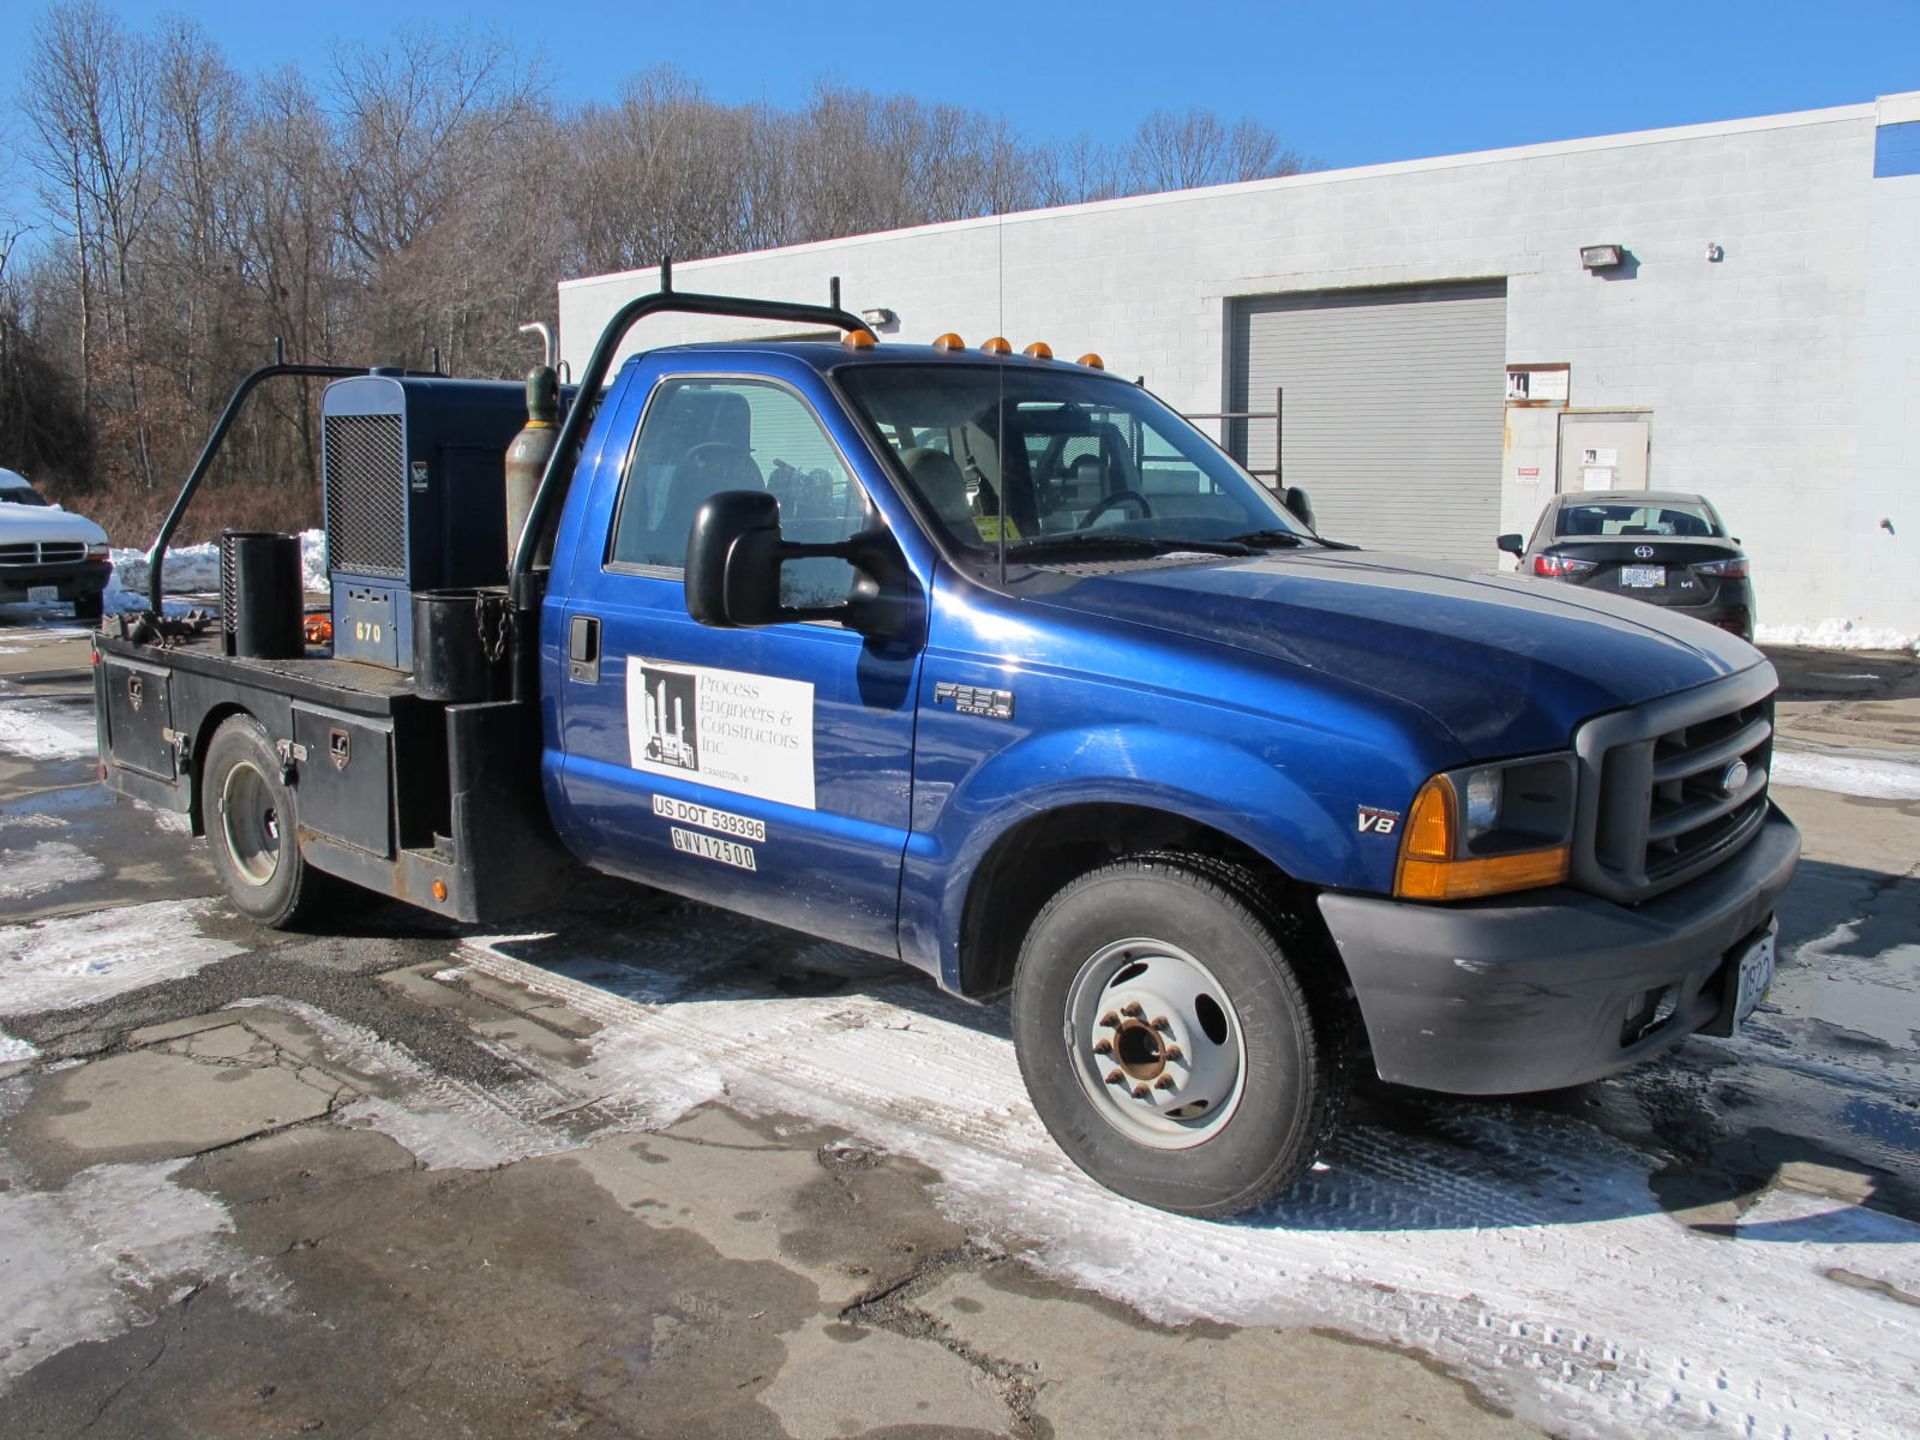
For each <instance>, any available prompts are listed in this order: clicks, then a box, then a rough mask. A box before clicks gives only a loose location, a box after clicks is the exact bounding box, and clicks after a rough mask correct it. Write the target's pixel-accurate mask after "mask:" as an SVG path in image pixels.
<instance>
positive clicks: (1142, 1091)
mask: <svg viewBox="0 0 1920 1440" xmlns="http://www.w3.org/2000/svg"><path fill="white" fill-rule="evenodd" d="M1152 1093H1153V1092H1152V1091H1150V1090H1148V1089H1147V1087H1146V1086H1144V1085H1136V1086H1134V1087H1133V1098H1134V1099H1136V1100H1145V1099H1146V1098H1147V1097H1148V1096H1149V1095H1151V1094H1152Z"/></svg>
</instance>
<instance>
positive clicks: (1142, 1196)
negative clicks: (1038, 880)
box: [1013, 858, 1344, 1218]
mask: <svg viewBox="0 0 1920 1440" xmlns="http://www.w3.org/2000/svg"><path fill="white" fill-rule="evenodd" d="M1237 877H1238V872H1227V871H1224V870H1221V871H1216V868H1215V867H1212V866H1210V865H1207V864H1206V863H1205V862H1195V864H1194V865H1193V866H1191V867H1189V866H1187V865H1183V864H1182V863H1181V862H1180V861H1179V860H1178V859H1163V858H1153V859H1135V860H1126V861H1121V862H1118V863H1116V864H1113V865H1109V866H1106V867H1105V868H1103V869H1100V870H1096V871H1093V872H1092V873H1091V874H1088V875H1084V876H1082V877H1080V878H1079V879H1078V880H1075V881H1074V882H1073V883H1071V884H1070V885H1068V886H1067V887H1066V888H1065V889H1063V890H1062V891H1061V892H1060V893H1059V894H1058V895H1056V896H1055V897H1054V898H1053V899H1052V900H1051V901H1049V902H1048V904H1047V905H1046V907H1045V908H1044V909H1043V910H1042V911H1041V912H1040V915H1039V917H1038V918H1037V919H1036V920H1035V921H1034V923H1033V927H1032V929H1031V930H1029V931H1028V934H1027V939H1026V943H1025V944H1024V946H1023V947H1022V949H1021V954H1020V961H1019V968H1018V969H1017V971H1016V972H1015V976H1014V992H1013V1030H1014V1041H1015V1044H1016V1047H1017V1049H1018V1052H1019V1058H1020V1071H1021V1075H1022V1076H1023V1077H1024V1078H1025V1080H1026V1084H1027V1092H1028V1094H1029V1095H1031V1096H1032V1097H1033V1103H1034V1107H1035V1109H1037V1110H1038V1111H1039V1113H1040V1118H1041V1120H1042V1121H1043V1122H1044V1123H1045V1124H1046V1127H1047V1129H1048V1131H1049V1132H1050V1133H1051V1134H1052V1135H1053V1137H1054V1139H1055V1140H1056V1141H1057V1142H1058V1143H1059V1145H1060V1147H1061V1148H1062V1149H1063V1150H1065V1151H1066V1152H1067V1154H1068V1156H1070V1157H1071V1158H1072V1159H1073V1161H1074V1162H1075V1163H1076V1164H1077V1165H1079V1166H1080V1167H1081V1168H1082V1169H1083V1170H1085V1171H1086V1172H1087V1173H1088V1174H1089V1175H1091V1176H1092V1177H1093V1178H1094V1179H1095V1180H1097V1181H1099V1182H1100V1183H1101V1184H1102V1185H1105V1186H1106V1187H1107V1188H1108V1189H1110V1190H1114V1191H1117V1192H1118V1193H1120V1194H1122V1195H1125V1196H1128V1197H1129V1198H1131V1199H1134V1200H1139V1201H1141V1202H1143V1203H1145V1204H1148V1205H1153V1206H1156V1207H1158V1208H1160V1209H1163V1210H1171V1211H1175V1212H1177V1213H1179V1214H1183V1215H1198V1216H1205V1217H1209V1218H1217V1217H1220V1216H1226V1215H1232V1214H1236V1213H1238V1212H1239V1211H1242V1210H1246V1209H1250V1208H1252V1207H1253V1206H1256V1205H1259V1204H1261V1203H1263V1202H1264V1201H1266V1200H1269V1199H1271V1198H1272V1197H1273V1196H1274V1195H1276V1194H1278V1193H1279V1192H1280V1191H1282V1190H1284V1189H1285V1188H1287V1187H1288V1186H1289V1185H1291V1184H1292V1183H1293V1182H1294V1181H1295V1180H1296V1179H1298V1178H1299V1177H1300V1175H1301V1174H1302V1173H1303V1172H1304V1171H1305V1170H1306V1169H1307V1167H1308V1166H1310V1165H1311V1164H1312V1163H1313V1159H1314V1156H1315V1154H1316V1153H1317V1151H1318V1150H1319V1147H1320V1144H1321V1142H1322V1140H1323V1139H1324V1138H1325V1136H1326V1135H1327V1133H1328V1132H1329V1131H1330V1129H1331V1128H1332V1124H1333V1121H1334V1118H1335V1116H1336V1114H1337V1111H1338V1108H1339V1106H1338V1100H1339V1097H1340V1095H1341V1093H1342V1091H1341V1087H1342V1085H1343V1084H1344V1075H1343V1073H1342V1071H1341V1069H1340V1067H1339V1066H1338V1065H1337V1064H1336V1057H1335V1054H1334V1051H1335V1046H1334V1045H1333V1043H1332V1037H1331V1034H1330V1032H1329V1029H1328V1027H1327V1024H1326V1023H1325V1021H1324V1019H1323V1017H1322V1016H1321V1015H1319V1014H1317V1013H1316V1011H1315V1009H1314V1007H1313V1006H1312V1005H1311V1004H1310V1002H1309V998H1308V995H1307V992H1306V990H1305V988H1304V987H1303V985H1302V984H1301V980H1300V976H1299V974H1298V973H1297V972H1296V970H1295V968H1294V966H1293V964H1292V963H1291V962H1290V961H1289V960H1288V958H1287V956H1286V954H1285V953H1284V951H1283V950H1282V948H1281V946H1280V943H1279V941H1278V940H1277V939H1276V937H1275V935H1274V932H1273V928H1272V926H1271V925H1270V924H1269V923H1267V922H1266V921H1265V920H1264V919H1263V918H1262V916H1261V915H1260V913H1259V912H1258V910H1257V909H1256V908H1255V905H1254V904H1253V903H1250V899H1249V898H1248V897H1249V890H1248V887H1246V886H1244V885H1239V884H1235V883H1234V881H1235V879H1236V878H1237Z"/></svg>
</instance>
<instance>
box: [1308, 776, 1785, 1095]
mask: <svg viewBox="0 0 1920 1440" xmlns="http://www.w3.org/2000/svg"><path fill="white" fill-rule="evenodd" d="M1799 859H1800V832H1799V831H1798V830H1796V829H1795V828H1794V826H1793V822H1792V821H1790V820H1788V819H1787V817H1786V816H1785V815H1783V814H1781V813H1780V811H1779V810H1778V809H1775V808H1770V809H1769V811H1768V815H1767V820H1766V823H1765V824H1764V825H1763V826H1762V827H1761V830H1760V832H1759V833H1758V834H1757V835H1755V836H1754V838H1753V840H1752V841H1751V842H1750V843H1749V844H1748V845H1747V846H1746V848H1745V849H1743V850H1742V851H1741V852H1740V853H1739V854H1738V855H1736V856H1735V857H1733V858H1732V859H1731V860H1728V861H1727V862H1726V863H1725V864H1723V865H1720V866H1718V867H1717V868H1715V869H1713V870H1711V871H1709V872H1708V873H1707V874H1705V875H1702V876H1701V877H1700V878H1699V879H1697V880H1694V881H1691V882H1689V883H1688V884H1685V885H1682V886H1680V887H1679V888H1678V889H1676V890H1670V891H1668V892H1667V893H1666V894H1664V895H1659V896H1656V897H1655V898H1653V899H1651V900H1649V901H1646V902H1645V903H1644V904H1641V905H1638V906H1635V907H1632V908H1628V907H1627V906H1624V905H1616V904H1614V903H1613V902H1611V901H1608V900H1602V899H1600V898H1599V897H1597V896H1594V895H1589V894H1587V893H1586V892H1584V891H1581V890H1575V889H1572V888H1570V887H1566V886H1556V887H1554V888H1552V889H1548V890H1538V891H1531V892H1528V893H1527V894H1526V895H1525V896H1523V897H1520V898H1518V899H1516V898H1515V897H1512V896H1501V897H1498V898H1493V899H1488V900H1476V901H1469V902H1467V903H1464V904H1456V905H1423V904H1416V903H1412V902H1408V901H1401V900H1384V899H1380V898H1378V897H1375V896H1367V895H1347V894H1338V893H1328V894H1325V895H1322V896H1321V897H1320V913H1321V915H1322V916H1323V917H1324V918H1325V920H1326V922H1327V928H1328V929H1329V930H1330V931H1331V932H1332V934H1333V939H1334V943H1335V944H1336V945H1337V946H1338V947H1339V950H1340V955H1341V958H1342V959H1343V960H1344V961H1345V962H1346V966H1347V973H1348V975H1349V976H1350V978H1351V979H1352V981H1353V987H1354V991H1355V993H1356V995H1357V996H1358V998H1359V1002H1360V1013H1361V1015H1362V1017H1363V1018H1364V1019H1365V1021H1366V1026H1367V1037H1368V1039H1369V1041H1370V1042H1371V1043H1372V1047H1373V1057H1374V1066H1375V1068H1376V1069H1377V1070H1378V1071H1379V1072H1380V1077H1381V1078H1382V1079H1383V1080H1390V1081H1393V1082H1395V1083H1396V1084H1401V1085H1417V1086H1421V1087H1423V1088H1425V1089H1429V1090H1444V1091H1448V1092H1451V1093H1453V1094H1458V1095H1501V1094H1517V1093H1520V1092H1523V1091H1528V1090H1552V1089H1557V1088H1558V1087H1560V1086H1563V1085H1578V1084H1581V1083H1584V1082H1585V1081H1588V1080H1593V1079H1597V1078H1598V1077H1600V1076H1602V1075H1607V1074H1610V1073H1612V1072H1613V1071H1615V1070H1619V1069H1622V1068H1624V1067H1626V1066H1628V1065H1631V1064H1633V1063H1635V1062H1636V1061H1639V1060H1644V1059H1646V1058H1648V1057H1649V1056H1652V1055H1655V1054H1658V1053H1659V1052H1660V1051H1662V1050H1666V1049H1668V1048H1670V1047H1671V1046H1673V1045H1676V1044H1678V1043H1679V1042H1680V1041H1681V1040H1682V1039H1684V1038H1685V1037H1686V1036H1688V1035H1691V1034H1693V1033H1694V1032H1696V1031H1698V1030H1700V1029H1702V1028H1703V1027H1707V1026H1710V1025H1713V1024H1714V1022H1716V1021H1724V1020H1725V1018H1726V1017H1725V1016H1724V1015H1723V1011H1724V1010H1726V1009H1727V1008H1729V1007H1730V1006H1731V1004H1732V1000H1731V997H1730V996H1728V995H1724V994H1723V988H1724V987H1723V984H1722V981H1723V979H1724V978H1725V975H1724V972H1725V971H1726V970H1727V969H1728V968H1729V967H1728V965H1727V961H1728V959H1729V952H1731V951H1733V950H1735V948H1736V947H1738V946H1740V945H1741V944H1742V943H1743V942H1744V941H1745V940H1746V939H1747V938H1748V937H1750V936H1752V935H1753V934H1755V932H1757V931H1759V930H1760V929H1762V928H1763V927H1764V926H1765V925H1766V924H1767V922H1768V921H1769V919H1770V918H1771V917H1772V915H1773V910H1774V904H1775V902H1776V901H1777V900H1778V899H1779V897H1780V893H1781V892H1782V891H1783V890H1785V889H1786V887H1787V882H1788V881H1789V880H1791V879H1792V878H1793V871H1794V867H1795V866H1796V865H1797V864H1798V863H1799ZM1650 993H1652V994H1653V995H1654V996H1655V998H1657V1000H1658V1001H1659V1002H1661V1003H1660V1008H1661V1009H1662V1010H1665V1009H1666V1008H1667V1007H1668V1006H1671V1014H1670V1015H1669V1016H1668V1018H1667V1019H1666V1020H1665V1022H1664V1023H1661V1024H1659V1025H1657V1026H1655V1027H1654V1028H1652V1029H1651V1030H1648V1031H1645V1032H1644V1033H1638V1030H1637V1027H1635V1028H1634V1029H1629V1027H1628V1021H1629V1018H1630V1017H1631V1016H1633V1015H1634V1013H1635V1011H1636V1009H1637V1008H1638V1007H1639V1006H1641V1005H1642V1004H1643V1003H1646V1002H1648V999H1649V996H1650ZM1716 1028H1719V1027H1716Z"/></svg>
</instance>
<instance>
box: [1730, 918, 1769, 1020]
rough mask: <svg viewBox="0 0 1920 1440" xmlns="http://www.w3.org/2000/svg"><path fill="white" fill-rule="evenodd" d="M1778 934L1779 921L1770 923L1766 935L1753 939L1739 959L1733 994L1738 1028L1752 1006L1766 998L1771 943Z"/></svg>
mask: <svg viewBox="0 0 1920 1440" xmlns="http://www.w3.org/2000/svg"><path fill="white" fill-rule="evenodd" d="M1779 934H1780V922H1779V921H1778V920H1776V921H1774V922H1773V924H1771V925H1769V926H1768V927H1767V933H1766V934H1764V935H1762V936H1761V937H1760V938H1759V939H1758V940H1755V941H1754V942H1753V943H1752V944H1751V945H1749V946H1748V947H1747V948H1746V949H1745V950H1744V951H1742V952H1741V955H1740V959H1739V962H1738V963H1739V966H1740V969H1739V976H1740V981H1739V985H1740V988H1739V989H1738V990H1737V991H1735V992H1734V999H1733V1023H1734V1024H1735V1025H1736V1026H1738V1025H1740V1024H1741V1023H1742V1022H1744V1021H1745V1020H1746V1018H1747V1017H1748V1016H1749V1015H1751V1014H1753V1010H1754V1007H1755V1006H1756V1005H1758V1004H1759V1003H1760V1002H1761V1001H1762V1000H1763V999H1765V998H1766V994H1767V987H1768V986H1770V985H1772V984H1773V950H1774V940H1775V938H1776V937H1777V936H1778V935H1779Z"/></svg>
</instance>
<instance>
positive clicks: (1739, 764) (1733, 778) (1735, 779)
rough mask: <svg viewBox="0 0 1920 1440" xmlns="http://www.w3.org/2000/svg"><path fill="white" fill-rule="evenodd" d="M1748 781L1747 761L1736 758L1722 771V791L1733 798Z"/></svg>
mask: <svg viewBox="0 0 1920 1440" xmlns="http://www.w3.org/2000/svg"><path fill="white" fill-rule="evenodd" d="M1746 783H1747V762H1746V761H1744V760H1736V761H1734V762H1733V763H1732V764H1731V765H1729V766H1727V768H1726V769H1724V770H1722V771H1721V772H1720V793H1721V794H1722V795H1725V796H1726V797H1727V798H1729V799H1731V798H1732V797H1733V796H1735V795H1738V794H1739V793H1740V787H1741V786H1742V785H1744V784H1746Z"/></svg>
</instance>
